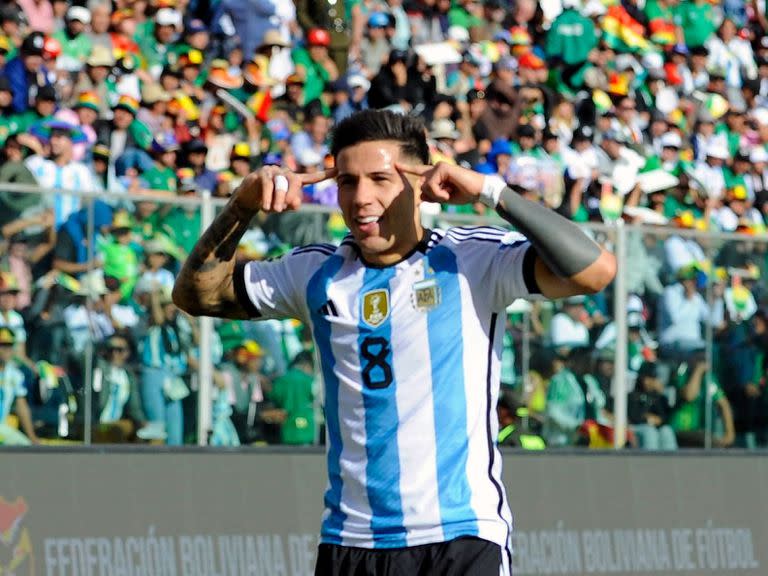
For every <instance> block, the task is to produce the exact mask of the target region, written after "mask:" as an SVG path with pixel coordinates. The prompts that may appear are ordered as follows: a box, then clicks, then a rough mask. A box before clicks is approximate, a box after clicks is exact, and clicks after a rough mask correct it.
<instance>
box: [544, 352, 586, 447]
mask: <svg viewBox="0 0 768 576" xmlns="http://www.w3.org/2000/svg"><path fill="white" fill-rule="evenodd" d="M585 416H586V398H585V396H584V391H583V390H582V388H581V386H580V385H579V381H578V379H577V378H576V375H575V374H574V373H573V372H572V371H571V370H570V369H569V368H567V367H563V368H562V369H561V370H559V371H557V372H555V374H553V375H552V377H551V378H550V380H549V386H548V387H547V401H546V419H545V420H544V428H543V432H542V434H543V436H544V440H545V441H546V443H547V446H550V447H562V446H573V445H574V444H575V443H576V439H577V435H578V430H579V427H580V426H581V425H582V423H583V422H584V420H585Z"/></svg>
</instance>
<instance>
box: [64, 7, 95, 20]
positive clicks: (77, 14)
mask: <svg viewBox="0 0 768 576" xmlns="http://www.w3.org/2000/svg"><path fill="white" fill-rule="evenodd" d="M66 19H67V20H77V21H78V22H82V23H83V24H90V23H91V13H90V12H89V11H88V8H84V7H82V6H71V7H70V8H69V10H67V16H66Z"/></svg>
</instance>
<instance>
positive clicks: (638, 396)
mask: <svg viewBox="0 0 768 576" xmlns="http://www.w3.org/2000/svg"><path fill="white" fill-rule="evenodd" d="M671 413H672V407H671V406H670V404H669V398H668V397H667V395H666V394H665V390H664V382H663V381H662V379H661V375H660V373H659V367H658V365H657V364H656V363H655V362H644V363H643V364H642V365H641V366H640V369H639V370H638V371H637V381H636V383H635V388H634V390H632V392H631V393H630V394H629V398H628V399H627V418H628V421H629V423H630V425H631V426H632V431H633V432H634V433H635V435H636V436H637V439H638V442H639V445H640V448H642V449H644V450H676V449H677V439H676V437H675V432H674V430H672V428H671V427H670V426H669V418H670V416H671Z"/></svg>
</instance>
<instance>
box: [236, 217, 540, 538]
mask: <svg viewBox="0 0 768 576" xmlns="http://www.w3.org/2000/svg"><path fill="white" fill-rule="evenodd" d="M529 246H530V244H529V243H528V241H527V240H526V239H525V238H524V237H523V236H520V235H519V234H516V233H507V232H506V231H504V230H502V229H500V228H495V227H466V228H452V229H450V230H448V231H440V230H433V231H430V232H428V234H427V236H426V238H425V241H424V242H422V243H421V244H420V245H419V247H418V249H417V250H415V251H414V252H413V253H412V254H410V255H409V256H408V257H407V258H405V259H404V260H403V261H401V262H400V263H398V264H395V265H392V266H389V267H372V266H370V265H366V264H365V262H363V261H362V260H361V258H360V256H359V253H358V249H357V247H356V245H355V244H354V240H353V239H352V238H351V237H348V238H347V239H345V240H344V241H343V242H342V243H341V245H340V246H338V247H336V246H333V245H310V246H306V247H303V248H297V249H295V250H294V251H293V252H291V253H290V254H288V255H286V256H284V257H283V258H281V259H280V260H276V261H271V262H250V263H248V264H245V265H241V266H240V267H238V269H237V270H236V273H235V290H236V293H237V296H238V300H239V301H240V303H241V304H242V306H244V307H245V309H246V310H248V311H249V312H250V313H251V314H252V315H253V316H254V317H261V318H279V317H286V316H287V317H294V318H298V319H300V320H302V321H304V322H306V323H309V324H310V325H311V327H312V331H313V336H314V339H315V343H316V346H317V349H318V351H319V355H320V359H321V363H322V373H323V378H324V382H325V418H326V433H327V458H328V473H329V483H328V488H327V491H326V493H325V513H324V516H323V525H322V530H321V541H322V542H324V543H331V544H341V545H345V546H357V547H364V548H399V547H405V546H417V545H422V544H429V543H434V542H442V541H447V540H451V539H454V538H457V537H460V536H477V537H479V538H482V539H485V540H490V541H492V542H496V543H498V544H499V545H500V546H502V547H505V546H507V543H508V539H509V535H510V530H511V526H512V517H511V514H510V511H509V508H508V506H507V501H506V495H505V493H504V488H503V484H502V482H501V458H500V456H499V452H498V450H497V448H496V438H497V435H498V421H497V418H496V410H495V408H496V402H497V398H498V392H499V377H500V376H499V374H500V358H501V350H502V337H503V332H504V320H505V315H504V310H505V308H506V306H507V305H508V304H510V303H511V302H512V301H513V300H515V299H516V298H518V297H526V296H528V295H529V294H530V293H531V292H532V291H534V290H535V288H534V287H535V281H534V280H533V279H532V277H533V262H534V258H533V251H530V253H529V251H528V248H529ZM526 254H528V256H526Z"/></svg>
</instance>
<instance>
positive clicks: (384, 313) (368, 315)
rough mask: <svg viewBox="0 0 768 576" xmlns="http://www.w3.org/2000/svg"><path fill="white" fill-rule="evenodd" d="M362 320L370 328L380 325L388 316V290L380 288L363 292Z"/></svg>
mask: <svg viewBox="0 0 768 576" xmlns="http://www.w3.org/2000/svg"><path fill="white" fill-rule="evenodd" d="M362 307H363V310H362V318H363V322H365V323H366V324H368V326H370V327H372V328H377V327H378V326H381V325H382V324H383V323H384V321H385V320H386V319H387V318H389V308H390V307H389V290H386V289H385V288H381V289H379V290H371V291H370V292H366V293H365V294H363V303H362Z"/></svg>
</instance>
